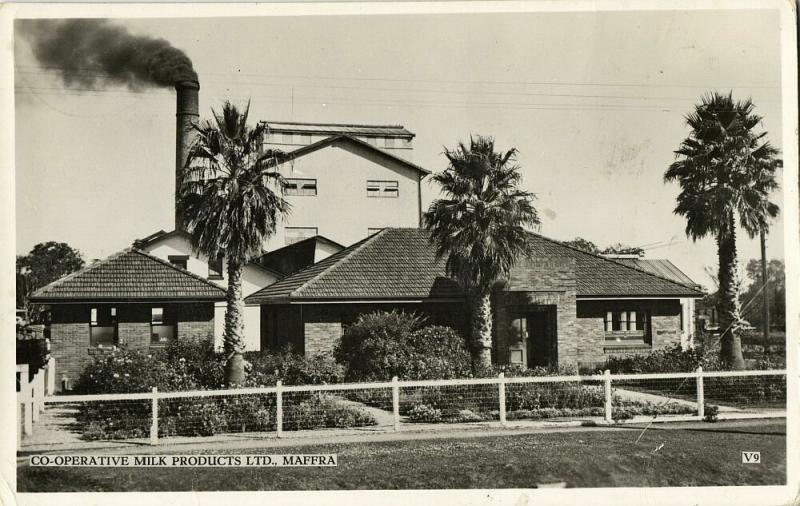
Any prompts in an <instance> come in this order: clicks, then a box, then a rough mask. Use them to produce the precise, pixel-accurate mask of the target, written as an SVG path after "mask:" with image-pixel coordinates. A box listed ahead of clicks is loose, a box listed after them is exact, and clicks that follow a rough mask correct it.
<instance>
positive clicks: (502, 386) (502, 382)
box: [497, 372, 506, 427]
mask: <svg viewBox="0 0 800 506" xmlns="http://www.w3.org/2000/svg"><path fill="white" fill-rule="evenodd" d="M497 390H498V394H499V397H500V425H502V426H503V427H505V426H506V375H505V374H503V373H502V372H501V373H500V374H498V375H497Z"/></svg>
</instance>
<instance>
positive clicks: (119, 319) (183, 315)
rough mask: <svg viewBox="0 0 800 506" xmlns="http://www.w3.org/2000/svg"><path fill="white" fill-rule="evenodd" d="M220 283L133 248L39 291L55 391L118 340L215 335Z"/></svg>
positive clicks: (157, 342)
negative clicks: (46, 313) (48, 319)
mask: <svg viewBox="0 0 800 506" xmlns="http://www.w3.org/2000/svg"><path fill="white" fill-rule="evenodd" d="M224 298H225V290H224V289H223V288H222V287H220V286H218V285H215V284H213V283H211V282H210V281H208V280H206V279H204V278H202V277H201V276H198V275H196V274H193V273H191V272H189V271H187V270H185V269H182V268H181V267H178V266H176V265H174V264H171V263H169V262H167V261H165V260H162V259H160V258H157V257H154V256H152V255H150V254H148V253H145V252H144V251H141V250H138V249H135V248H130V249H126V250H124V251H122V252H120V253H117V254H115V255H112V256H110V257H108V258H106V259H105V260H102V261H99V262H96V263H94V264H92V265H90V266H88V267H86V268H84V269H82V270H80V271H78V272H75V273H73V274H70V275H69V276H66V277H63V278H61V279H59V280H57V281H55V282H53V283H51V284H49V285H47V286H45V287H43V288H41V289H40V290H37V291H36V292H35V293H34V294H33V295H32V296H31V298H30V300H31V302H35V303H38V304H47V305H48V306H49V307H50V315H51V323H50V342H51V354H52V356H53V357H54V358H55V360H56V374H57V380H58V383H59V385H58V389H59V390H65V389H66V390H68V389H70V388H71V386H72V385H74V383H75V381H76V380H77V379H78V376H79V375H80V373H81V371H82V370H83V368H84V367H86V365H87V364H89V363H90V362H91V361H92V359H93V357H94V356H97V355H99V354H103V353H108V352H109V351H111V350H113V349H114V348H115V347H125V348H128V349H140V350H151V349H152V350H155V349H159V348H162V347H164V346H165V345H166V343H167V342H169V341H170V340H172V339H193V340H197V339H213V336H214V303H215V302H217V301H220V300H224Z"/></svg>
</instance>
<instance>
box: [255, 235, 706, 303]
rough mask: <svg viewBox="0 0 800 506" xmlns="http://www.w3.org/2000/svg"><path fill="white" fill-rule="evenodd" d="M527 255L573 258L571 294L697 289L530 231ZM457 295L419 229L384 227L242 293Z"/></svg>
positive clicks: (262, 299)
mask: <svg viewBox="0 0 800 506" xmlns="http://www.w3.org/2000/svg"><path fill="white" fill-rule="evenodd" d="M533 255H534V256H536V255H538V256H543V257H560V258H574V259H575V260H576V262H575V264H576V273H575V275H576V282H577V292H578V293H577V295H578V296H579V297H581V296H583V297H591V296H596V297H600V296H607V297H633V296H640V297H645V296H651V297H665V296H673V297H674V296H686V297H699V296H702V293H700V292H698V291H697V290H695V289H693V288H691V287H688V286H685V285H683V284H680V283H676V282H674V281H671V280H669V279H666V278H663V277H659V276H656V275H654V274H651V273H648V272H645V271H643V270H640V269H637V268H634V267H628V266H626V265H623V264H620V263H617V262H615V261H613V260H609V259H605V258H602V257H599V256H597V255H592V254H590V253H585V252H583V251H581V250H577V249H574V248H570V247H568V246H565V245H563V244H561V243H559V242H557V241H554V240H551V239H548V238H546V237H543V236H540V235H537V234H534V235H533ZM458 297H463V294H462V291H461V289H460V288H459V287H458V285H457V284H456V283H455V282H453V281H452V280H450V279H449V278H448V277H447V276H446V270H445V261H444V259H442V260H436V257H435V252H434V248H433V246H432V245H431V244H430V242H429V240H428V233H427V232H426V231H425V230H423V229H403V228H387V229H383V230H382V231H381V232H378V233H377V234H375V235H373V236H370V237H368V238H366V239H364V240H362V241H361V242H358V243H356V244H354V245H352V246H350V247H348V248H346V249H344V250H342V251H340V252H339V253H336V254H335V255H332V256H330V257H328V258H326V259H324V260H322V261H321V262H319V263H317V264H314V265H312V266H310V267H308V268H306V269H303V270H301V271H299V272H297V273H295V274H293V275H291V276H289V277H287V278H284V279H283V280H281V281H278V282H276V283H274V284H272V285H270V286H267V287H266V288H263V289H261V290H259V291H258V292H256V293H254V294H252V295H250V296H249V297H247V298H246V299H245V301H246V302H247V303H248V304H261V303H278V302H281V301H286V300H298V299H299V300H302V299H310V300H317V299H352V300H356V299H398V300H399V299H423V298H458Z"/></svg>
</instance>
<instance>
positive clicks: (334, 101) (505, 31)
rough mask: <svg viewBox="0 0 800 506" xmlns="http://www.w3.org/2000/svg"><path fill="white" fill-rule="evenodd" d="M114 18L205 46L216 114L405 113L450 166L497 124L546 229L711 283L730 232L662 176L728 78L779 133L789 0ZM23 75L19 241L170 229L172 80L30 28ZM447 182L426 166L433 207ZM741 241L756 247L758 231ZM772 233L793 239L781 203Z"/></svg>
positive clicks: (392, 117)
mask: <svg viewBox="0 0 800 506" xmlns="http://www.w3.org/2000/svg"><path fill="white" fill-rule="evenodd" d="M115 22H116V23H119V24H121V25H124V26H125V27H127V28H128V29H129V30H130V31H131V32H132V33H134V34H142V35H151V36H156V37H163V38H165V39H167V40H169V41H170V42H171V43H172V44H173V45H174V46H176V47H178V48H180V49H182V50H184V51H185V52H186V53H187V54H188V56H189V57H190V58H191V59H192V61H193V63H194V67H195V70H196V71H197V72H198V74H199V79H200V84H201V90H200V108H201V115H202V116H204V117H209V116H210V111H211V107H218V106H219V105H220V104H221V103H222V101H223V100H225V99H231V100H233V101H235V102H238V103H244V102H246V101H247V99H251V101H252V105H251V118H252V120H253V121H256V120H293V121H307V122H330V123H368V124H402V125H404V126H405V127H406V128H408V129H409V130H411V131H412V132H414V133H415V134H416V138H415V139H414V154H413V156H414V161H415V162H416V163H418V164H420V165H422V166H424V167H426V168H428V169H429V170H431V171H434V172H438V171H441V170H443V169H444V168H446V165H447V164H446V160H445V158H444V156H443V154H442V153H443V151H444V149H445V148H446V147H454V146H455V145H456V143H458V142H460V141H468V140H469V137H470V135H475V134H480V135H491V136H493V137H494V138H495V139H496V143H497V145H498V146H499V147H500V148H503V149H508V148H511V147H516V148H517V149H518V150H519V155H518V163H519V165H520V166H521V171H522V174H523V186H524V187H525V189H527V190H529V191H531V192H533V193H535V194H536V197H537V198H536V201H535V206H536V208H537V209H538V211H539V213H540V217H541V220H542V224H541V228H540V232H541V233H542V234H544V235H546V236H549V237H552V238H554V239H559V240H569V239H572V238H574V237H577V236H580V237H583V238H586V239H588V240H591V241H593V242H595V243H596V244H597V245H599V246H600V247H605V246H607V245H609V244H613V243H624V244H628V245H631V246H642V247H645V249H646V252H647V257H646V258H668V259H670V260H671V261H672V262H673V263H675V264H676V265H677V266H678V267H679V268H681V269H682V270H683V271H684V272H686V273H687V274H688V275H689V276H690V277H692V278H693V279H695V280H696V281H698V282H700V283H702V284H704V285H706V286H708V287H712V286H713V285H712V284H711V281H710V278H709V276H708V274H707V272H706V268H708V267H710V268H711V269H713V270H715V269H716V265H717V259H716V246H715V243H714V240H713V238H712V237H708V238H706V239H702V240H699V241H697V242H692V241H691V240H689V239H687V238H686V235H685V232H684V230H685V219H684V218H682V217H680V216H676V215H674V214H673V209H674V207H675V197H676V196H677V194H678V191H679V188H678V185H677V184H676V183H673V184H665V183H664V182H663V174H664V171H665V170H666V169H667V167H668V166H669V164H670V163H671V162H672V161H673V160H674V153H673V152H674V150H675V149H677V148H678V146H679V144H680V142H681V140H682V139H684V138H685V137H686V136H687V135H688V133H689V130H688V127H687V126H686V124H685V114H687V113H688V112H690V111H691V109H692V107H693V105H694V104H696V103H698V102H699V99H700V97H701V96H702V95H703V94H705V93H708V92H711V91H714V90H717V91H721V92H726V93H727V92H728V91H732V92H733V94H734V97H735V98H737V99H744V98H746V97H752V99H753V101H754V102H755V104H756V106H757V109H756V112H757V113H758V114H760V115H762V116H763V117H764V121H763V125H762V128H763V129H764V130H766V131H767V132H769V135H768V138H769V139H770V141H771V142H772V143H773V144H774V145H776V146H777V147H779V148H780V147H781V135H782V131H781V123H780V120H781V89H780V84H781V67H780V39H779V37H780V34H779V16H778V12H777V11H767V10H758V11H743V10H739V11H719V10H718V11H713V12H712V11H653V12H601V13H592V12H574V13H512V14H499V13H498V14H439V15H430V14H427V15H384V16H374V15H373V16H368V15H364V16H317V17H314V16H303V17H250V18H195V19H185V18H183V19H135V20H134V19H118V20H116V21H115ZM18 23H19V21H18ZM15 90H16V94H15V108H16V111H15V114H16V146H15V149H16V160H15V164H16V173H15V178H16V227H17V229H16V238H17V243H16V251H17V254H25V253H27V252H28V251H29V250H30V249H31V247H32V246H33V245H34V244H36V243H39V242H44V241H49V240H54V241H63V242H67V243H68V244H70V245H71V246H73V247H76V248H78V249H79V250H80V251H81V252H82V253H83V255H84V257H85V258H87V259H93V258H103V257H105V256H108V255H110V254H112V253H114V252H116V251H119V250H121V249H123V248H125V247H128V246H130V245H131V243H132V242H133V240H134V239H136V238H140V237H144V236H147V235H149V234H151V233H153V232H155V231H157V230H160V229H165V230H170V229H171V228H172V221H173V192H174V188H173V185H174V157H175V146H174V142H175V133H174V132H175V130H174V129H175V123H174V121H175V119H174V118H175V105H174V91H173V90H171V89H169V88H152V89H147V90H142V91H139V92H133V91H131V90H128V89H127V88H122V87H108V88H102V87H96V88H87V87H83V88H80V89H70V88H66V87H65V86H64V84H63V83H62V82H61V80H60V78H59V77H58V75H57V74H56V73H55V71H54V70H53V69H52V68H42V66H41V64H40V63H38V62H37V61H36V59H35V58H34V57H33V56H32V54H31V51H30V48H29V46H28V44H27V42H26V41H25V40H24V39H23V38H21V37H19V36H18V37H16V39H15ZM436 196H437V189H436V187H435V186H433V185H430V184H425V183H423V206H424V207H427V205H428V204H429V203H430V201H431V200H432V199H434V198H436ZM774 200H775V202H777V203H779V204H780V205H781V207H784V203H783V194H782V193H781V192H778V193H776V194H775V195H774ZM738 247H739V253H740V259H741V260H742V262H745V261H746V260H747V259H750V258H759V255H760V253H759V244H758V240H757V239H756V240H750V239H748V238H747V237H745V236H744V234H740V236H739V241H738ZM767 248H768V256H769V257H771V258H783V254H784V253H783V222H782V219H780V218H779V219H778V220H777V221H776V222H775V224H774V225H773V226H772V231H771V233H770V236H769V238H768V245H767Z"/></svg>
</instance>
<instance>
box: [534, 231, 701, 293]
mask: <svg viewBox="0 0 800 506" xmlns="http://www.w3.org/2000/svg"><path fill="white" fill-rule="evenodd" d="M531 234H533V235H535V236H537V237H539V238H541V239H544V240H546V241H550V242H552V243H555V244H558V245H560V246H563V247H565V248H569V249H571V250H574V251H577V252H579V253H583V254H584V255H589V256H592V257H595V258H599V259H600V260H603V261H606V262H609V263H612V264H615V265H619V266H621V267H624V268H626V269H630V270H632V271H636V272H640V273H642V274H646V275H648V276H653V277H654V278H657V279H660V280H662V281H666V282H668V283H673V284H675V285H678V286H681V287H683V288H688V289H690V290H694V291H696V292H699V290H698V289H697V288H695V287H693V286H689V285H685V284H683V283H679V282H677V281H674V280H672V279H669V278H665V277H664V276H660V275H657V274H653V273H651V272H647V271H645V270H643V269H640V268H638V267H633V266H630V265H625V264H623V263H621V262H617V261H615V260H613V259H611V258H606V257H604V256H602V255H599V254H597V253H591V252H589V251H585V250H582V249H580V248H576V247H575V246H570V245H569V244H564V243H563V242H561V241H558V240H556V239H551V238H549V237H545V236H543V235H542V234H537V233H536V232H531ZM687 278H688V276H687Z"/></svg>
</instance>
